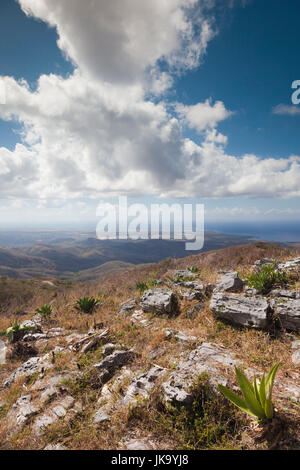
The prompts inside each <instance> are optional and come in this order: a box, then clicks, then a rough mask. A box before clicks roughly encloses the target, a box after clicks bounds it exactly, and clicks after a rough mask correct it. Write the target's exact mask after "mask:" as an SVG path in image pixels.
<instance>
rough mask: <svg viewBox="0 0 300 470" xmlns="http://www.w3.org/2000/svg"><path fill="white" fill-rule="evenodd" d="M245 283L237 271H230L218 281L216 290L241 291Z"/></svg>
mask: <svg viewBox="0 0 300 470" xmlns="http://www.w3.org/2000/svg"><path fill="white" fill-rule="evenodd" d="M243 287H244V283H243V281H242V280H241V279H240V278H239V275H238V273H237V272H236V271H229V272H228V273H226V274H224V276H222V278H221V279H220V280H219V281H218V282H217V285H216V288H215V290H214V292H241V291H242V290H243Z"/></svg>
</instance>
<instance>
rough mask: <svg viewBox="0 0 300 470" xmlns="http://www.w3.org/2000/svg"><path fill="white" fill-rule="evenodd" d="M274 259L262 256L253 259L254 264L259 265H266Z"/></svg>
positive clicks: (272, 262) (273, 261)
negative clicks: (255, 259)
mask: <svg viewBox="0 0 300 470" xmlns="http://www.w3.org/2000/svg"><path fill="white" fill-rule="evenodd" d="M275 262H276V261H275V259H273V258H262V259H258V260H257V261H255V263H254V266H256V267H261V266H268V265H270V264H274V263H275Z"/></svg>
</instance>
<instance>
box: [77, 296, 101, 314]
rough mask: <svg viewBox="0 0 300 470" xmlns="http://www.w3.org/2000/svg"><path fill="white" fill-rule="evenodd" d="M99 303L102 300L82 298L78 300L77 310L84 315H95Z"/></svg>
mask: <svg viewBox="0 0 300 470" xmlns="http://www.w3.org/2000/svg"><path fill="white" fill-rule="evenodd" d="M99 303H100V300H99V299H95V298H94V297H82V298H81V299H78V300H77V302H76V305H75V309H76V310H78V311H80V312H84V313H93V311H94V310H95V308H96V307H97V305H98V304H99Z"/></svg>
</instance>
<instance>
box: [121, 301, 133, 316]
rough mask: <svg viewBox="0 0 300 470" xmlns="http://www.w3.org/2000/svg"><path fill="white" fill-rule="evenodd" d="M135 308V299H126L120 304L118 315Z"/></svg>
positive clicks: (125, 313)
mask: <svg viewBox="0 0 300 470" xmlns="http://www.w3.org/2000/svg"><path fill="white" fill-rule="evenodd" d="M135 308H136V299H128V300H126V301H125V302H123V303H122V304H121V308H120V310H119V314H120V315H127V314H128V313H130V312H132V310H134V309H135Z"/></svg>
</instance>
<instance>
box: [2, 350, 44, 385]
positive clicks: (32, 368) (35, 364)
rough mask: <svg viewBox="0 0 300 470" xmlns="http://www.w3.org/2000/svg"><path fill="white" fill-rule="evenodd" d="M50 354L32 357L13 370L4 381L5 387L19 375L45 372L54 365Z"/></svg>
mask: <svg viewBox="0 0 300 470" xmlns="http://www.w3.org/2000/svg"><path fill="white" fill-rule="evenodd" d="M50 361H51V357H50V354H46V355H45V356H41V357H31V358H30V359H28V361H26V362H24V364H22V365H21V366H20V367H18V368H17V369H16V370H15V372H13V373H12V374H11V375H10V376H9V377H8V378H7V379H6V380H5V381H4V383H3V387H9V386H10V385H11V384H12V383H13V382H14V381H15V380H16V379H17V378H18V377H22V376H25V377H29V376H30V375H33V374H37V373H40V372H44V371H45V370H47V369H50V368H51V367H53V364H51V362H50Z"/></svg>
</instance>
